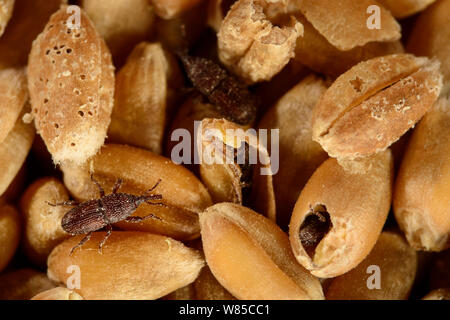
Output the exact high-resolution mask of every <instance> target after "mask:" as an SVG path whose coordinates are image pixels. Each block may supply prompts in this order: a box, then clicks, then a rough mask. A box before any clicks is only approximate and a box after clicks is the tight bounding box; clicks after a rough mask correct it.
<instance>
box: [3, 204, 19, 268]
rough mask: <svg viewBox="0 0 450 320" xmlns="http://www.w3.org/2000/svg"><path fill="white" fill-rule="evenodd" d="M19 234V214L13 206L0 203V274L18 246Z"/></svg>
mask: <svg viewBox="0 0 450 320" xmlns="http://www.w3.org/2000/svg"><path fill="white" fill-rule="evenodd" d="M20 234H21V222H20V217H19V213H18V212H17V210H16V209H15V208H14V207H13V206H10V205H6V204H2V203H0V272H2V271H3V269H5V267H6V266H7V265H8V263H9V262H10V261H11V259H12V257H13V256H14V254H15V252H16V249H17V246H18V245H19V240H20Z"/></svg>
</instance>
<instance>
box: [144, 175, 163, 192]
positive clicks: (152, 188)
mask: <svg viewBox="0 0 450 320" xmlns="http://www.w3.org/2000/svg"><path fill="white" fill-rule="evenodd" d="M161 181H162V180H161V179H158V181H157V182H156V184H155V185H154V186H153V187H151V188H150V189H148V190H147V191H145V193H144V194H143V195H144V196H147V195H148V194H149V193H150V192H152V191H153V190H155V189H156V188H157V187H158V185H159V183H160V182H161Z"/></svg>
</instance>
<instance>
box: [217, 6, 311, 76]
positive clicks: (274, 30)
mask: <svg viewBox="0 0 450 320" xmlns="http://www.w3.org/2000/svg"><path fill="white" fill-rule="evenodd" d="M275 5H278V6H281V8H280V10H283V9H284V4H283V3H282V2H279V3H276V4H275ZM267 6H269V5H268V4H267V3H266V2H265V1H259V0H239V1H237V2H235V3H234V4H233V5H232V7H231V9H230V10H229V11H228V13H227V15H226V17H225V19H224V20H223V23H222V25H221V27H220V30H219V33H218V34H217V37H218V49H219V51H218V53H219V58H220V60H221V61H222V63H224V64H225V65H226V66H227V67H228V68H230V69H231V70H233V71H234V72H235V73H236V74H237V75H238V76H240V77H241V78H243V79H244V80H245V81H247V82H249V83H254V82H259V81H264V80H270V79H271V78H272V77H273V76H274V75H275V74H277V73H278V72H280V70H281V69H282V68H283V67H284V66H285V65H286V64H287V63H288V62H289V60H290V59H291V58H292V57H293V56H294V49H295V44H296V40H297V38H298V37H300V36H302V35H303V26H302V24H301V23H300V22H298V21H297V20H296V19H295V18H293V17H292V18H290V19H286V20H285V21H283V23H282V24H281V26H276V25H275V22H272V21H271V20H270V19H271V17H268V16H266V14H265V12H264V10H265V9H266V7H267Z"/></svg>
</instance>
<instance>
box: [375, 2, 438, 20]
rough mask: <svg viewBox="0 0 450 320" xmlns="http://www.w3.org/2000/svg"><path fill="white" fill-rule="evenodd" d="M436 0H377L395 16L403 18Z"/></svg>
mask: <svg viewBox="0 0 450 320" xmlns="http://www.w3.org/2000/svg"><path fill="white" fill-rule="evenodd" d="M435 1H436V0H378V2H379V3H381V4H382V5H383V6H384V7H385V8H386V9H388V10H389V11H390V12H391V13H392V15H393V16H394V17H396V18H405V17H408V16H412V15H413V14H415V13H417V12H419V11H422V10H424V9H425V8H426V7H428V6H429V5H430V4H432V3H433V2H435Z"/></svg>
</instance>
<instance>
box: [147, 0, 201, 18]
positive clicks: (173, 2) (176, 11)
mask: <svg viewBox="0 0 450 320" xmlns="http://www.w3.org/2000/svg"><path fill="white" fill-rule="evenodd" d="M150 1H151V3H152V4H153V6H154V7H155V12H156V14H157V15H158V16H160V17H161V18H163V19H173V18H175V17H177V16H179V15H180V14H182V13H183V12H185V11H188V10H189V9H191V8H193V7H194V6H196V5H197V4H199V3H200V2H202V1H206V0H150Z"/></svg>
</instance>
